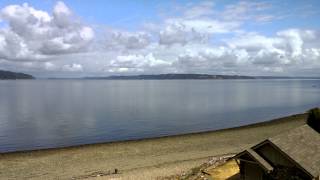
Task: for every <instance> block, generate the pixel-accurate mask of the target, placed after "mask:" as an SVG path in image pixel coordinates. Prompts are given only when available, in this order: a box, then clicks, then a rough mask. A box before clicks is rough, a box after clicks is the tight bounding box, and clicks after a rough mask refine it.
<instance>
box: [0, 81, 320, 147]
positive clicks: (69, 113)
mask: <svg viewBox="0 0 320 180" xmlns="http://www.w3.org/2000/svg"><path fill="white" fill-rule="evenodd" d="M315 106H320V80H129V81H127V80H118V81H116V80H115V81H113V80H21V81H20V80H19V81H0V152H6V151H20V150H28V149H40V148H52V147H61V146H71V145H79V144H90V143H97V142H108V141H118V140H128V139H137V138H146V137H157V136H164V135H173V134H182V133H189V132H199V131H207V130H216V129H221V128H228V127H234V126H240V125H245V124H250V123H256V122H261V121H265V120H269V119H272V118H275V117H280V116H285V115H289V114H293V113H301V112H304V111H306V110H307V109H309V108H312V107H315Z"/></svg>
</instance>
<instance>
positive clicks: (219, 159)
mask: <svg viewBox="0 0 320 180" xmlns="http://www.w3.org/2000/svg"><path fill="white" fill-rule="evenodd" d="M233 156H234V154H225V155H220V156H213V157H210V158H209V159H208V161H207V162H205V163H203V164H201V165H200V166H197V167H194V168H192V169H190V170H189V171H187V172H183V173H181V174H178V175H172V176H167V177H162V178H158V179H159V180H212V178H211V177H210V176H209V174H208V173H207V172H206V170H207V168H209V167H210V168H215V167H217V166H219V165H221V164H224V163H226V161H227V160H228V159H230V158H232V157H233Z"/></svg>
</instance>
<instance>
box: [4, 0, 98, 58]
mask: <svg viewBox="0 0 320 180" xmlns="http://www.w3.org/2000/svg"><path fill="white" fill-rule="evenodd" d="M0 17H1V19H2V20H3V21H5V22H7V23H8V25H9V27H8V28H2V29H1V30H0V44H1V46H0V47H1V49H0V57H1V58H3V59H6V60H17V61H19V60H27V61H34V60H41V59H45V58H46V57H48V56H50V55H58V54H67V53H77V52H82V51H85V50H86V48H87V47H88V45H89V43H90V42H91V40H92V39H93V37H94V32H93V30H92V28H91V27H89V26H85V25H83V24H82V23H80V21H77V20H75V18H74V15H73V14H72V12H71V10H70V9H69V8H68V7H67V6H66V5H65V4H64V3H63V2H60V1H59V2H57V3H56V5H55V6H54V8H53V15H52V16H51V15H49V14H48V13H47V12H45V11H41V10H36V9H34V8H33V7H31V6H29V5H28V4H27V3H24V4H23V5H9V6H6V7H4V8H3V9H1V11H0Z"/></svg>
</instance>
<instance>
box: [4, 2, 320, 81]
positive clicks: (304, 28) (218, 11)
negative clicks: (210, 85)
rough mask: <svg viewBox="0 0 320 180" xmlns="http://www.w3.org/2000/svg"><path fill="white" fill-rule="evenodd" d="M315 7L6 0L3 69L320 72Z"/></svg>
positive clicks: (43, 72) (48, 72)
mask: <svg viewBox="0 0 320 180" xmlns="http://www.w3.org/2000/svg"><path fill="white" fill-rule="evenodd" d="M25 3H27V4H25ZM318 7H320V1H317V0H305V1H302V0H287V1H285V0H281V1H277V0H272V1H271V0H269V1H236V0H225V1H222V0H215V1H183V0H176V1H165V0H154V1H143V0H139V1H129V0H118V1H103V0H91V1H76V0H65V1H51V0H44V1H36V0H31V1H20V0H10V1H9V0H2V1H0V8H1V14H0V68H1V69H8V70H17V71H23V72H29V73H32V74H34V75H36V76H40V77H50V76H87V75H101V76H103V75H113V74H150V73H210V74H245V75H297V74H298V75H300V76H318V75H320V73H319V67H320V62H319V61H320V60H319V58H320V55H319V53H320V49H319V48H320V45H319V43H318V42H319V39H320V38H319V27H320V21H319V19H320V10H319V8H318ZM1 43H2V44H1Z"/></svg>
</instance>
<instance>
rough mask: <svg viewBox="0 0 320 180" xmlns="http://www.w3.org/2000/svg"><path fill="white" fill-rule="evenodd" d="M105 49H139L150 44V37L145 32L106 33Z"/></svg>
mask: <svg viewBox="0 0 320 180" xmlns="http://www.w3.org/2000/svg"><path fill="white" fill-rule="evenodd" d="M107 33H109V34H110V37H109V38H108V39H107V48H111V49H117V48H124V49H141V48H145V47H146V46H147V45H149V43H150V41H151V40H150V39H151V35H150V34H149V33H146V32H127V31H116V30H114V31H111V32H110V31H108V32H107Z"/></svg>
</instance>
